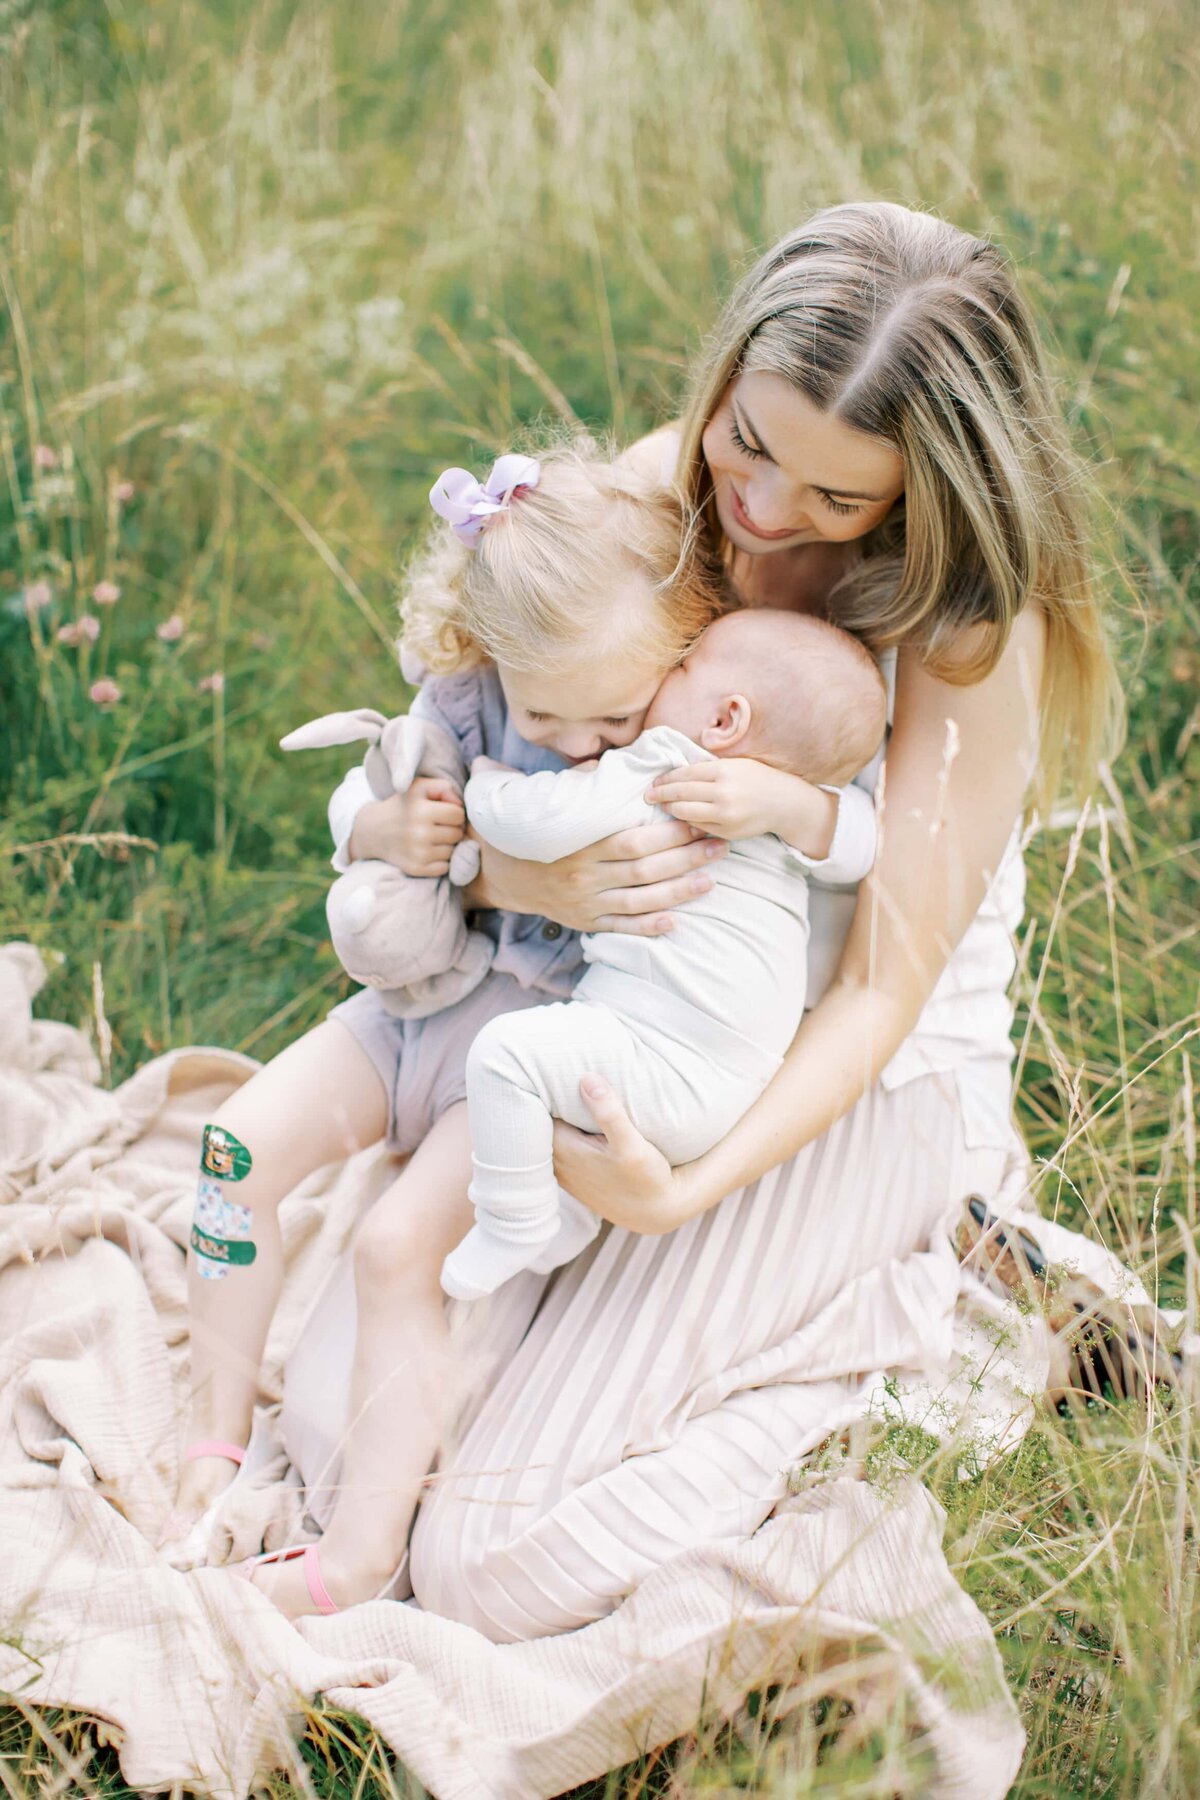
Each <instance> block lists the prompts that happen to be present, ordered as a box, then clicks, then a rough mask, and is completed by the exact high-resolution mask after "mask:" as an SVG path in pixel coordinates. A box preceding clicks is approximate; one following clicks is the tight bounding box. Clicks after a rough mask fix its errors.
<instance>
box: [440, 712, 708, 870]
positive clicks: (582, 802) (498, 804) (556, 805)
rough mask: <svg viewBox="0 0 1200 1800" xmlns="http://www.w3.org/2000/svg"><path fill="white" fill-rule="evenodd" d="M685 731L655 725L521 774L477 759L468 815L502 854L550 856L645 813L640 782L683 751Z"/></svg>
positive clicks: (644, 784)
mask: <svg viewBox="0 0 1200 1800" xmlns="http://www.w3.org/2000/svg"><path fill="white" fill-rule="evenodd" d="M689 750H690V751H691V752H692V754H693V755H694V754H695V751H694V750H693V748H692V746H691V745H689V743H688V741H687V739H686V738H684V737H682V736H681V735H680V734H679V733H678V732H674V731H670V730H669V729H668V728H666V727H660V728H658V729H656V730H654V731H646V732H643V733H642V735H641V737H640V738H638V739H637V741H636V743H633V744H630V745H629V747H628V748H627V749H624V750H609V751H608V752H607V753H606V754H605V755H604V756H602V757H601V758H600V760H599V762H598V763H595V764H589V765H588V766H587V767H586V768H578V769H563V770H562V771H561V772H560V773H558V774H553V773H543V774H540V775H520V774H517V773H515V772H513V771H504V770H498V769H494V768H487V767H481V768H480V769H479V771H478V773H472V776H471V779H470V781H469V782H468V783H467V791H466V796H465V798H466V804H467V816H468V818H469V819H470V821H471V823H472V825H473V826H474V827H475V829H476V831H477V832H478V833H479V835H480V837H482V838H483V839H484V840H485V841H486V842H487V843H489V844H493V845H494V846H495V847H496V849H497V850H502V851H503V852H504V854H505V855H506V856H515V857H520V858H522V859H523V860H524V861H527V862H540V863H551V862H557V861H558V859H559V858H560V857H563V856H571V855H573V854H574V853H575V852H576V851H577V850H582V849H584V848H585V847H586V846H587V845H588V844H595V843H598V842H599V840H600V839H601V838H605V837H609V836H610V835H611V834H612V833H613V832H614V831H622V830H624V829H626V828H627V827H628V826H632V825H644V824H646V823H647V821H648V819H649V818H650V816H651V815H650V809H649V807H648V806H647V804H646V800H645V794H646V789H647V788H648V787H649V785H650V783H651V782H652V781H653V780H654V778H655V777H656V776H657V775H660V774H661V773H662V772H663V770H664V769H666V768H669V767H672V766H673V765H675V764H677V763H678V762H679V761H680V759H681V754H682V753H683V752H685V751H689Z"/></svg>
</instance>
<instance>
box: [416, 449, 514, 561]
mask: <svg viewBox="0 0 1200 1800" xmlns="http://www.w3.org/2000/svg"><path fill="white" fill-rule="evenodd" d="M541 474H542V470H541V465H540V464H539V463H537V462H535V461H534V459H533V457H532V456H517V455H510V456H502V457H500V458H499V459H498V461H496V462H494V463H493V464H492V472H491V474H490V475H489V476H488V478H487V480H486V481H485V482H483V483H482V485H481V484H480V483H479V482H478V481H476V479H475V477H474V475H472V474H471V472H470V470H469V469H443V471H442V473H441V474H440V475H439V476H438V478H437V480H436V481H435V482H434V484H433V486H432V487H431V488H430V490H429V504H430V506H432V508H433V510H434V512H435V513H437V515H438V517H439V518H442V519H445V520H447V521H448V523H449V525H450V527H451V529H452V530H453V531H454V533H455V535H456V536H457V537H460V538H461V539H462V541H463V543H464V544H474V543H475V541H476V539H477V538H478V536H479V534H480V532H481V531H482V530H483V528H484V526H485V525H486V524H487V522H488V520H489V519H490V518H491V517H492V516H493V514H494V513H498V512H503V511H504V508H505V507H506V506H507V505H508V503H509V501H510V500H511V499H512V497H513V495H514V494H515V493H516V491H517V489H518V488H523V487H536V486H537V484H538V482H539V481H540V480H541Z"/></svg>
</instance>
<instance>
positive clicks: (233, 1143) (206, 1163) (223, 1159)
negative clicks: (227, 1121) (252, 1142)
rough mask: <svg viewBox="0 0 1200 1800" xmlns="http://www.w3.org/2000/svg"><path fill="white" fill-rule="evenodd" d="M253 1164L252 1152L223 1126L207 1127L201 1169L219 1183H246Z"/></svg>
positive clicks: (202, 1146)
mask: <svg viewBox="0 0 1200 1800" xmlns="http://www.w3.org/2000/svg"><path fill="white" fill-rule="evenodd" d="M252 1167H253V1164H252V1162H251V1159H250V1152H249V1151H248V1150H247V1148H246V1146H245V1144H243V1143H242V1142H241V1140H240V1139H239V1138H235V1137H234V1135H233V1133H232V1131H226V1129H225V1127H224V1126H223V1125H206V1126H205V1127H204V1142H203V1144H202V1145H201V1148H200V1168H201V1171H202V1172H203V1173H204V1174H205V1175H210V1176H212V1177H213V1178H214V1179H215V1180H217V1181H244V1180H245V1179H246V1177H247V1175H248V1174H249V1173H250V1170H251V1168H252Z"/></svg>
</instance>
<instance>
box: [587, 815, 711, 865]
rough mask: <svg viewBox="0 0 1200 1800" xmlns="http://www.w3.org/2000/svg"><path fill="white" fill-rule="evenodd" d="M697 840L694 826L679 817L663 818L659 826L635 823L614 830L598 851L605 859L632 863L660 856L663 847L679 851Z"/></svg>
mask: <svg viewBox="0 0 1200 1800" xmlns="http://www.w3.org/2000/svg"><path fill="white" fill-rule="evenodd" d="M694 841H695V833H694V832H693V831H692V830H691V827H690V826H687V825H681V824H680V823H679V821H678V819H663V820H662V821H661V823H659V824H655V825H631V826H630V827H629V829H628V830H627V831H614V832H613V834H612V836H611V837H607V838H605V839H604V840H603V842H602V843H600V844H597V845H595V846H594V850H597V851H599V852H600V855H599V857H598V860H599V861H601V862H605V863H628V862H638V861H641V860H642V859H643V858H645V857H650V856H657V855H658V854H659V853H660V852H661V851H663V850H677V849H679V848H680V847H681V846H687V845H690V844H692V843H693V842H694ZM606 873H607V871H606Z"/></svg>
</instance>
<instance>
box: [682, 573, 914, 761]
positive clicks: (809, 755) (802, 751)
mask: <svg viewBox="0 0 1200 1800" xmlns="http://www.w3.org/2000/svg"><path fill="white" fill-rule="evenodd" d="M712 633H713V636H714V638H715V640H716V642H717V644H718V645H719V655H720V668H721V677H720V680H721V687H722V689H723V691H724V692H725V693H729V694H732V693H736V692H739V691H740V692H744V694H745V696H746V698H747V699H748V700H749V702H750V714H751V722H750V730H749V732H748V734H747V736H746V737H745V739H744V740H743V742H742V743H741V744H740V745H739V746H738V753H739V755H742V756H753V757H754V758H756V760H757V761H759V762H765V763H771V764H772V765H773V766H774V767H775V768H777V769H786V770H787V771H788V772H789V773H790V774H793V775H803V777H804V779H805V780H806V781H813V782H819V783H824V784H826V785H827V786H830V787H841V786H842V785H843V784H844V783H845V782H847V781H850V780H851V779H852V778H853V777H854V776H855V775H857V774H858V772H859V770H860V769H863V768H865V767H866V765H867V764H868V763H869V762H870V760H871V758H872V756H874V754H875V752H876V750H878V748H879V746H880V744H881V742H882V741H883V734H884V730H885V728H886V726H887V688H886V686H885V684H884V680H883V676H882V675H881V674H880V672H879V668H878V665H877V664H876V662H875V659H874V658H873V657H872V656H871V654H870V652H869V651H868V650H867V649H865V648H864V646H863V645H862V644H861V643H860V642H859V640H858V639H857V638H855V637H851V635H850V633H849V632H848V631H840V630H839V629H838V627H837V626H836V625H831V624H829V623H828V621H827V620H825V619H818V618H814V617H813V616H812V614H810V613H794V612H780V611H777V610H775V609H773V608H767V607H747V608H745V609H744V610H743V611H741V612H736V613H731V614H730V615H729V617H728V618H727V619H722V620H719V621H718V622H717V623H716V624H715V625H714V626H713V627H712Z"/></svg>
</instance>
